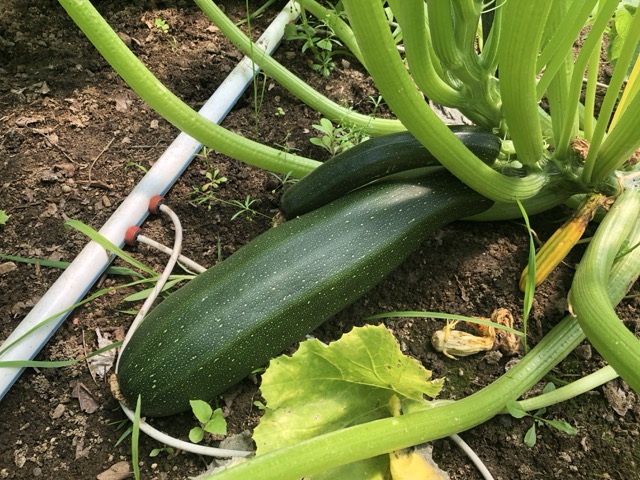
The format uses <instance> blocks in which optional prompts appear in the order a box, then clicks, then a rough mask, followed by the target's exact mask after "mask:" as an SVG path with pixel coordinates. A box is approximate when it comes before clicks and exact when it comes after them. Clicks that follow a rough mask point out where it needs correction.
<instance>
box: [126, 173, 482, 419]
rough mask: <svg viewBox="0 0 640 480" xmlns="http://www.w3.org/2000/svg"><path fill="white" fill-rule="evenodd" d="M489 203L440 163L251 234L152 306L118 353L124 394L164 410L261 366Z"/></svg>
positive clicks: (215, 391)
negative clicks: (430, 239) (433, 237)
mask: <svg viewBox="0 0 640 480" xmlns="http://www.w3.org/2000/svg"><path fill="white" fill-rule="evenodd" d="M491 204H492V202H491V201H489V200H487V199H485V198H484V197H482V196H481V195H479V194H477V193H475V192H474V191H472V190H471V189H469V188H467V187H466V186H464V185H463V184H462V183H461V182H459V181H458V180H457V179H456V178H454V177H453V176H452V175H451V174H449V173H448V172H447V171H446V170H445V169H443V168H438V169H437V171H435V172H431V173H429V174H428V175H427V176H424V177H421V178H418V179H412V180H410V181H395V182H391V181H388V182H379V183H375V184H372V185H370V186H367V187H365V188H361V189H358V190H356V191H354V192H352V193H350V194H348V195H346V196H344V197H341V198H339V199H338V200H336V201H334V202H331V203H329V204H327V205H325V206H323V207H322V208H319V209H317V210H314V211H313V212H310V213H308V214H306V215H303V216H301V217H298V218H296V219H294V220H291V221H289V222H285V223H284V224H282V225H280V226H278V227H277V228H273V229H271V230H268V231H267V232H265V233H263V234H262V235H260V236H258V237H257V238H255V239H254V240H252V241H251V242H249V243H248V244H247V245H245V246H244V247H242V248H240V249H239V250H238V251H237V252H235V253H234V254H233V255H231V256H230V257H229V258H227V259H225V260H224V261H222V262H220V263H219V264H217V265H215V266H213V267H211V268H210V269H208V270H207V271H206V272H204V273H202V274H200V275H198V276H197V277H196V278H195V279H193V280H192V281H190V282H189V283H188V284H186V285H185V286H183V287H182V288H180V289H178V290H177V291H176V292H175V293H173V294H171V295H170V296H169V297H168V298H167V299H165V300H164V301H163V302H162V303H160V304H159V305H158V306H157V307H156V308H155V309H154V310H152V311H151V312H150V313H149V315H148V316H147V317H146V318H145V320H144V321H143V322H142V323H141V324H140V326H139V327H138V329H137V330H136V331H135V332H134V334H133V335H132V337H131V340H130V341H129V343H128V345H127V346H126V348H125V349H124V351H123V352H122V354H121V358H120V365H119V369H118V379H119V384H120V389H121V392H122V394H123V395H124V397H125V399H126V400H127V402H129V403H131V404H135V401H136V399H137V397H138V395H141V397H142V413H143V415H147V416H166V415H171V414H175V413H179V412H182V411H185V410H188V409H189V400H193V399H200V400H205V401H211V400H212V399H213V398H214V397H215V396H216V395H219V394H221V393H223V392H224V391H225V390H226V389H228V388H229V387H231V386H232V385H234V384H235V383H237V382H238V381H240V380H241V379H242V378H244V377H246V376H247V375H249V374H250V373H251V372H252V371H253V370H254V369H256V368H258V367H261V366H264V365H265V364H266V363H267V362H268V361H269V359H271V358H273V357H274V356H276V355H278V354H279V353H281V352H282V351H283V350H284V349H286V348H287V347H289V346H291V345H292V344H294V343H295V342H296V341H298V340H300V339H302V338H303V337H304V335H305V334H308V333H309V332H311V331H312V330H314V329H315V328H316V327H318V326H319V325H320V324H321V323H322V322H323V321H325V320H326V319H328V318H329V317H331V316H332V315H334V314H335V313H337V312H338V311H340V310H341V309H343V308H344V307H346V306H348V305H349V304H351V303H352V302H353V301H355V300H356V299H357V298H358V297H360V296H361V295H362V294H364V293H365V292H366V291H367V290H369V289H370V288H372V287H373V286H375V285H376V284H377V283H378V282H379V281H380V280H381V279H382V278H383V277H384V276H385V275H387V274H388V273H389V272H391V271H392V270H393V269H395V268H396V267H397V266H398V265H399V264H400V263H401V262H402V261H403V260H404V259H405V258H406V257H407V256H408V255H409V254H410V253H411V252H412V251H413V250H415V249H416V248H417V247H418V246H419V245H420V243H421V242H422V240H423V239H424V238H425V236H426V235H428V234H430V233H431V232H434V231H435V230H437V229H439V228H441V227H442V226H443V225H446V224H447V223H450V222H451V221H453V220H455V219H458V218H462V217H467V216H470V215H473V214H477V213H480V212H482V211H484V210H486V209H488V208H489V207H490V206H491Z"/></svg>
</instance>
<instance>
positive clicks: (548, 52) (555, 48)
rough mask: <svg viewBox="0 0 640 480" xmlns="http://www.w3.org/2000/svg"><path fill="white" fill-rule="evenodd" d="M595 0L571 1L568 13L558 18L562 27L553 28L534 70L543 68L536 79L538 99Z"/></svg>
mask: <svg viewBox="0 0 640 480" xmlns="http://www.w3.org/2000/svg"><path fill="white" fill-rule="evenodd" d="M597 1H598V0H585V1H583V2H573V3H572V4H571V7H570V10H569V13H568V15H566V16H563V17H562V18H561V19H560V21H561V24H562V27H561V28H557V29H555V31H554V33H553V35H552V36H551V38H550V39H549V41H548V42H547V44H546V45H545V46H544V48H543V49H542V52H540V55H539V56H538V61H537V65H536V70H537V71H538V72H540V71H542V70H543V69H544V73H543V74H542V77H541V78H540V80H539V81H538V87H537V92H538V100H541V99H542V97H543V96H544V93H545V92H546V90H547V87H548V86H549V83H550V82H551V80H552V79H553V77H555V75H556V73H557V72H558V69H559V68H560V67H561V66H562V64H563V62H564V59H565V58H566V56H567V55H568V54H571V53H572V52H573V44H574V42H575V40H576V38H577V37H578V35H579V34H580V32H581V31H582V29H583V28H584V25H585V23H586V21H587V19H588V18H589V15H590V14H591V12H592V11H593V8H594V6H595V4H596V3H597Z"/></svg>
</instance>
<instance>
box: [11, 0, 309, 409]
mask: <svg viewBox="0 0 640 480" xmlns="http://www.w3.org/2000/svg"><path fill="white" fill-rule="evenodd" d="M297 15H298V9H297V7H296V4H295V2H294V1H290V2H289V3H287V5H285V7H284V8H283V10H282V11H281V12H280V14H279V15H278V16H277V17H276V18H275V19H274V21H273V22H272V23H271V25H269V27H268V28H267V29H266V30H265V32H264V34H263V35H262V36H261V37H260V39H259V40H258V42H257V43H256V44H257V45H258V46H259V47H260V48H263V49H264V50H265V51H267V52H268V53H269V54H271V53H272V52H273V51H274V50H275V49H276V47H277V46H278V44H279V43H280V40H281V39H282V37H283V35H284V28H285V26H286V25H287V24H288V23H290V22H291V21H294V20H295V19H296V18H297ZM257 72H258V66H257V65H255V64H254V63H253V62H252V61H251V59H250V58H248V57H244V58H243V59H242V60H241V61H240V63H238V65H237V66H236V67H235V68H234V69H233V71H232V72H231V73H230V74H229V76H228V77H227V78H226V79H225V81H224V82H223V83H222V84H221V85H220V87H219V88H218V89H217V90H216V91H215V92H214V94H213V95H212V96H211V98H210V99H209V100H208V101H207V102H206V103H205V104H204V106H203V107H202V109H201V110H200V113H201V114H202V115H203V116H205V117H206V118H208V119H210V120H212V121H214V122H216V123H220V122H221V121H222V119H223V118H224V117H225V116H226V115H227V113H228V112H229V110H230V109H231V108H232V107H233V105H234V104H235V103H236V101H237V100H238V98H239V97H240V96H241V95H242V94H243V93H244V91H245V89H246V88H247V86H248V85H249V84H250V83H251V81H252V79H253V78H254V76H255V75H256V74H257ZM201 148H202V145H201V144H200V143H199V142H198V141H197V140H195V139H193V138H191V137H189V136H188V135H186V134H184V133H181V134H180V135H178V137H177V138H176V139H175V140H174V141H173V143H172V144H171V145H170V146H169V147H168V148H167V150H166V151H165V152H164V153H163V154H162V155H161V156H160V158H159V159H158V160H157V161H156V163H155V164H154V165H153V167H152V168H151V169H150V170H149V172H148V173H147V174H146V175H145V176H144V177H143V179H142V180H141V181H140V183H139V184H138V185H137V186H136V187H135V188H134V189H133V190H132V191H131V193H130V194H129V196H128V197H127V198H126V199H125V200H124V201H123V202H122V204H121V205H120V207H118V209H117V210H116V211H115V212H114V213H113V215H111V217H110V218H109V220H107V222H106V223H105V224H104V226H103V227H102V228H101V229H100V234H101V235H103V236H104V237H106V238H107V239H109V240H110V241H111V242H113V243H115V244H116V245H123V243H124V237H125V233H126V231H127V229H128V228H129V227H131V226H132V225H140V224H141V223H142V222H143V221H144V219H145V218H146V217H147V215H148V213H149V212H148V205H149V201H150V199H151V198H152V197H154V196H156V195H164V194H165V193H166V192H167V191H168V190H169V188H170V187H171V186H172V185H173V184H174V183H175V181H176V180H177V179H178V178H179V177H180V175H181V174H182V172H183V171H184V170H185V169H186V168H187V166H188V165H189V163H190V162H191V160H192V159H193V157H194V156H195V155H196V154H197V153H198V152H199V151H200V149H201ZM112 259H113V256H110V255H109V254H108V253H107V252H106V251H105V249H104V248H102V247H101V246H100V245H98V244H97V243H95V242H89V243H88V244H87V245H86V246H85V247H84V249H83V250H82V251H81V252H80V253H79V254H78V256H77V257H76V258H75V259H74V261H73V262H72V263H71V265H69V267H67V269H66V270H65V271H64V272H63V273H62V275H60V277H59V278H58V280H56V282H55V283H54V284H53V285H52V286H51V287H50V288H49V290H48V291H47V292H46V293H45V294H44V295H43V296H42V298H41V299H40V300H39V301H38V303H37V304H36V305H35V306H34V307H33V308H32V309H31V311H30V312H29V314H28V315H27V316H26V317H25V318H24V319H23V320H22V322H21V323H20V324H19V325H18V326H17V327H16V329H15V330H14V331H13V333H11V335H9V337H8V338H7V339H6V340H5V341H4V342H3V344H2V346H0V352H3V353H2V354H0V361H8V360H31V359H33V358H34V357H35V356H36V355H37V354H38V352H39V351H40V350H41V349H42V347H43V346H44V344H45V343H46V342H47V341H48V340H49V339H50V338H51V336H52V335H53V334H54V332H55V331H56V330H57V329H58V327H59V326H60V325H61V324H62V322H64V320H65V318H66V317H67V315H68V314H69V312H66V313H63V314H59V313H60V312H63V311H65V310H68V309H69V308H71V307H72V306H73V305H75V304H76V303H78V302H79V301H80V300H81V299H82V298H83V297H84V296H85V295H86V293H87V292H88V291H89V289H90V288H91V287H92V286H93V284H94V283H95V282H96V280H97V279H98V278H99V277H100V275H102V273H103V272H104V271H105V270H106V268H107V267H108V266H109V264H110V263H111V261H112ZM48 318H50V320H49V321H47V322H46V324H43V325H41V324H42V323H43V321H45V320H46V319H48ZM9 346H11V347H10V348H8V347H9ZM5 349H6V351H4V350H5ZM23 370H24V369H23V368H0V400H1V399H2V398H3V397H4V395H5V394H6V393H7V392H8V391H9V389H10V388H11V386H12V385H13V384H14V383H15V381H16V380H17V379H18V377H19V376H20V374H21V373H22V371H23Z"/></svg>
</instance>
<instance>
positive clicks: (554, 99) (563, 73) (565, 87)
mask: <svg viewBox="0 0 640 480" xmlns="http://www.w3.org/2000/svg"><path fill="white" fill-rule="evenodd" d="M568 4H569V2H568V0H562V1H558V0H555V1H554V2H553V5H552V7H551V13H550V14H549V18H548V21H547V24H546V26H545V32H544V33H545V36H547V35H554V33H557V32H559V31H562V30H563V29H564V23H563V22H564V19H565V18H567V16H568V14H569V12H568V7H569V5H568ZM556 58H562V57H561V56H560V55H556ZM572 72H573V49H568V50H566V51H565V56H564V60H563V61H562V62H561V63H560V67H559V68H558V69H557V74H556V75H554V76H553V78H552V80H551V82H550V83H549V85H548V87H547V98H548V100H549V110H550V111H551V124H552V129H553V139H554V140H557V139H558V138H559V137H560V134H561V131H562V128H563V126H564V125H565V124H566V123H570V124H571V137H572V138H573V137H575V136H576V135H577V134H578V114H577V112H573V113H569V112H567V108H566V106H567V105H566V104H567V100H568V96H569V82H570V79H571V75H572ZM539 86H540V83H538V87H539ZM565 114H570V115H572V117H570V118H568V117H566V116H565ZM551 143H552V144H555V141H552V142H551Z"/></svg>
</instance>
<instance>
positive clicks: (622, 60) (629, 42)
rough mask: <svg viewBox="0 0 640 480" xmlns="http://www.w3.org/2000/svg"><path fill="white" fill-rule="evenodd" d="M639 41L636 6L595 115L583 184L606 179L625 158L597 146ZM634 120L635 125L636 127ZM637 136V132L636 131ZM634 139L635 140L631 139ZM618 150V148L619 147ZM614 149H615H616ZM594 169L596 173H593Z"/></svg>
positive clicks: (602, 136) (616, 126)
mask: <svg viewBox="0 0 640 480" xmlns="http://www.w3.org/2000/svg"><path fill="white" fill-rule="evenodd" d="M639 42H640V9H638V10H636V13H635V14H634V15H633V19H632V20H631V24H630V25H629V29H628V32H627V38H626V39H625V41H624V44H623V45H622V49H621V51H620V56H619V57H618V60H617V62H616V68H615V70H614V72H613V76H612V77H611V80H610V81H609V88H608V89H607V93H606V94H605V96H604V100H603V101H602V106H601V107H600V114H599V115H598V122H597V124H596V128H595V130H594V131H593V136H592V137H591V147H590V148H589V154H588V155H587V158H586V160H585V163H584V173H583V180H584V182H585V183H586V184H592V183H593V184H598V183H600V182H602V181H604V180H605V176H606V175H608V174H609V173H611V172H612V171H613V170H614V169H615V164H616V163H617V164H620V163H622V162H624V160H626V158H625V159H622V162H620V161H619V158H617V156H616V155H615V153H612V152H616V150H618V149H616V148H611V147H610V150H609V152H608V153H609V155H608V156H606V157H604V159H603V158H602V157H601V153H600V146H601V143H602V141H603V139H604V138H605V135H606V132H607V129H608V126H609V121H610V119H611V117H612V114H613V111H614V107H615V105H616V103H617V101H618V96H619V92H620V91H621V89H622V84H623V82H624V79H625V77H626V75H627V72H628V69H629V66H630V65H632V60H633V56H634V54H635V52H636V51H637V48H638V43H639ZM632 104H635V102H632ZM630 107H631V105H629V108H627V111H626V112H625V114H626V113H628V111H629V110H630V109H631V108H630ZM636 108H637V107H636ZM637 113H638V112H637V111H636V112H632V114H631V115H632V118H637ZM637 125H638V124H637V123H636V127H637ZM619 127H620V122H617V123H616V124H615V125H614V127H613V129H612V130H611V131H610V132H609V134H610V135H612V134H613V132H615V130H616V129H617V128H619ZM622 135H623V136H624V137H626V138H628V137H629V136H628V135H625V134H622ZM638 136H640V135H638ZM633 143H635V142H633ZM618 151H619V150H618ZM616 153H617V152H616ZM596 172H597V173H596Z"/></svg>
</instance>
